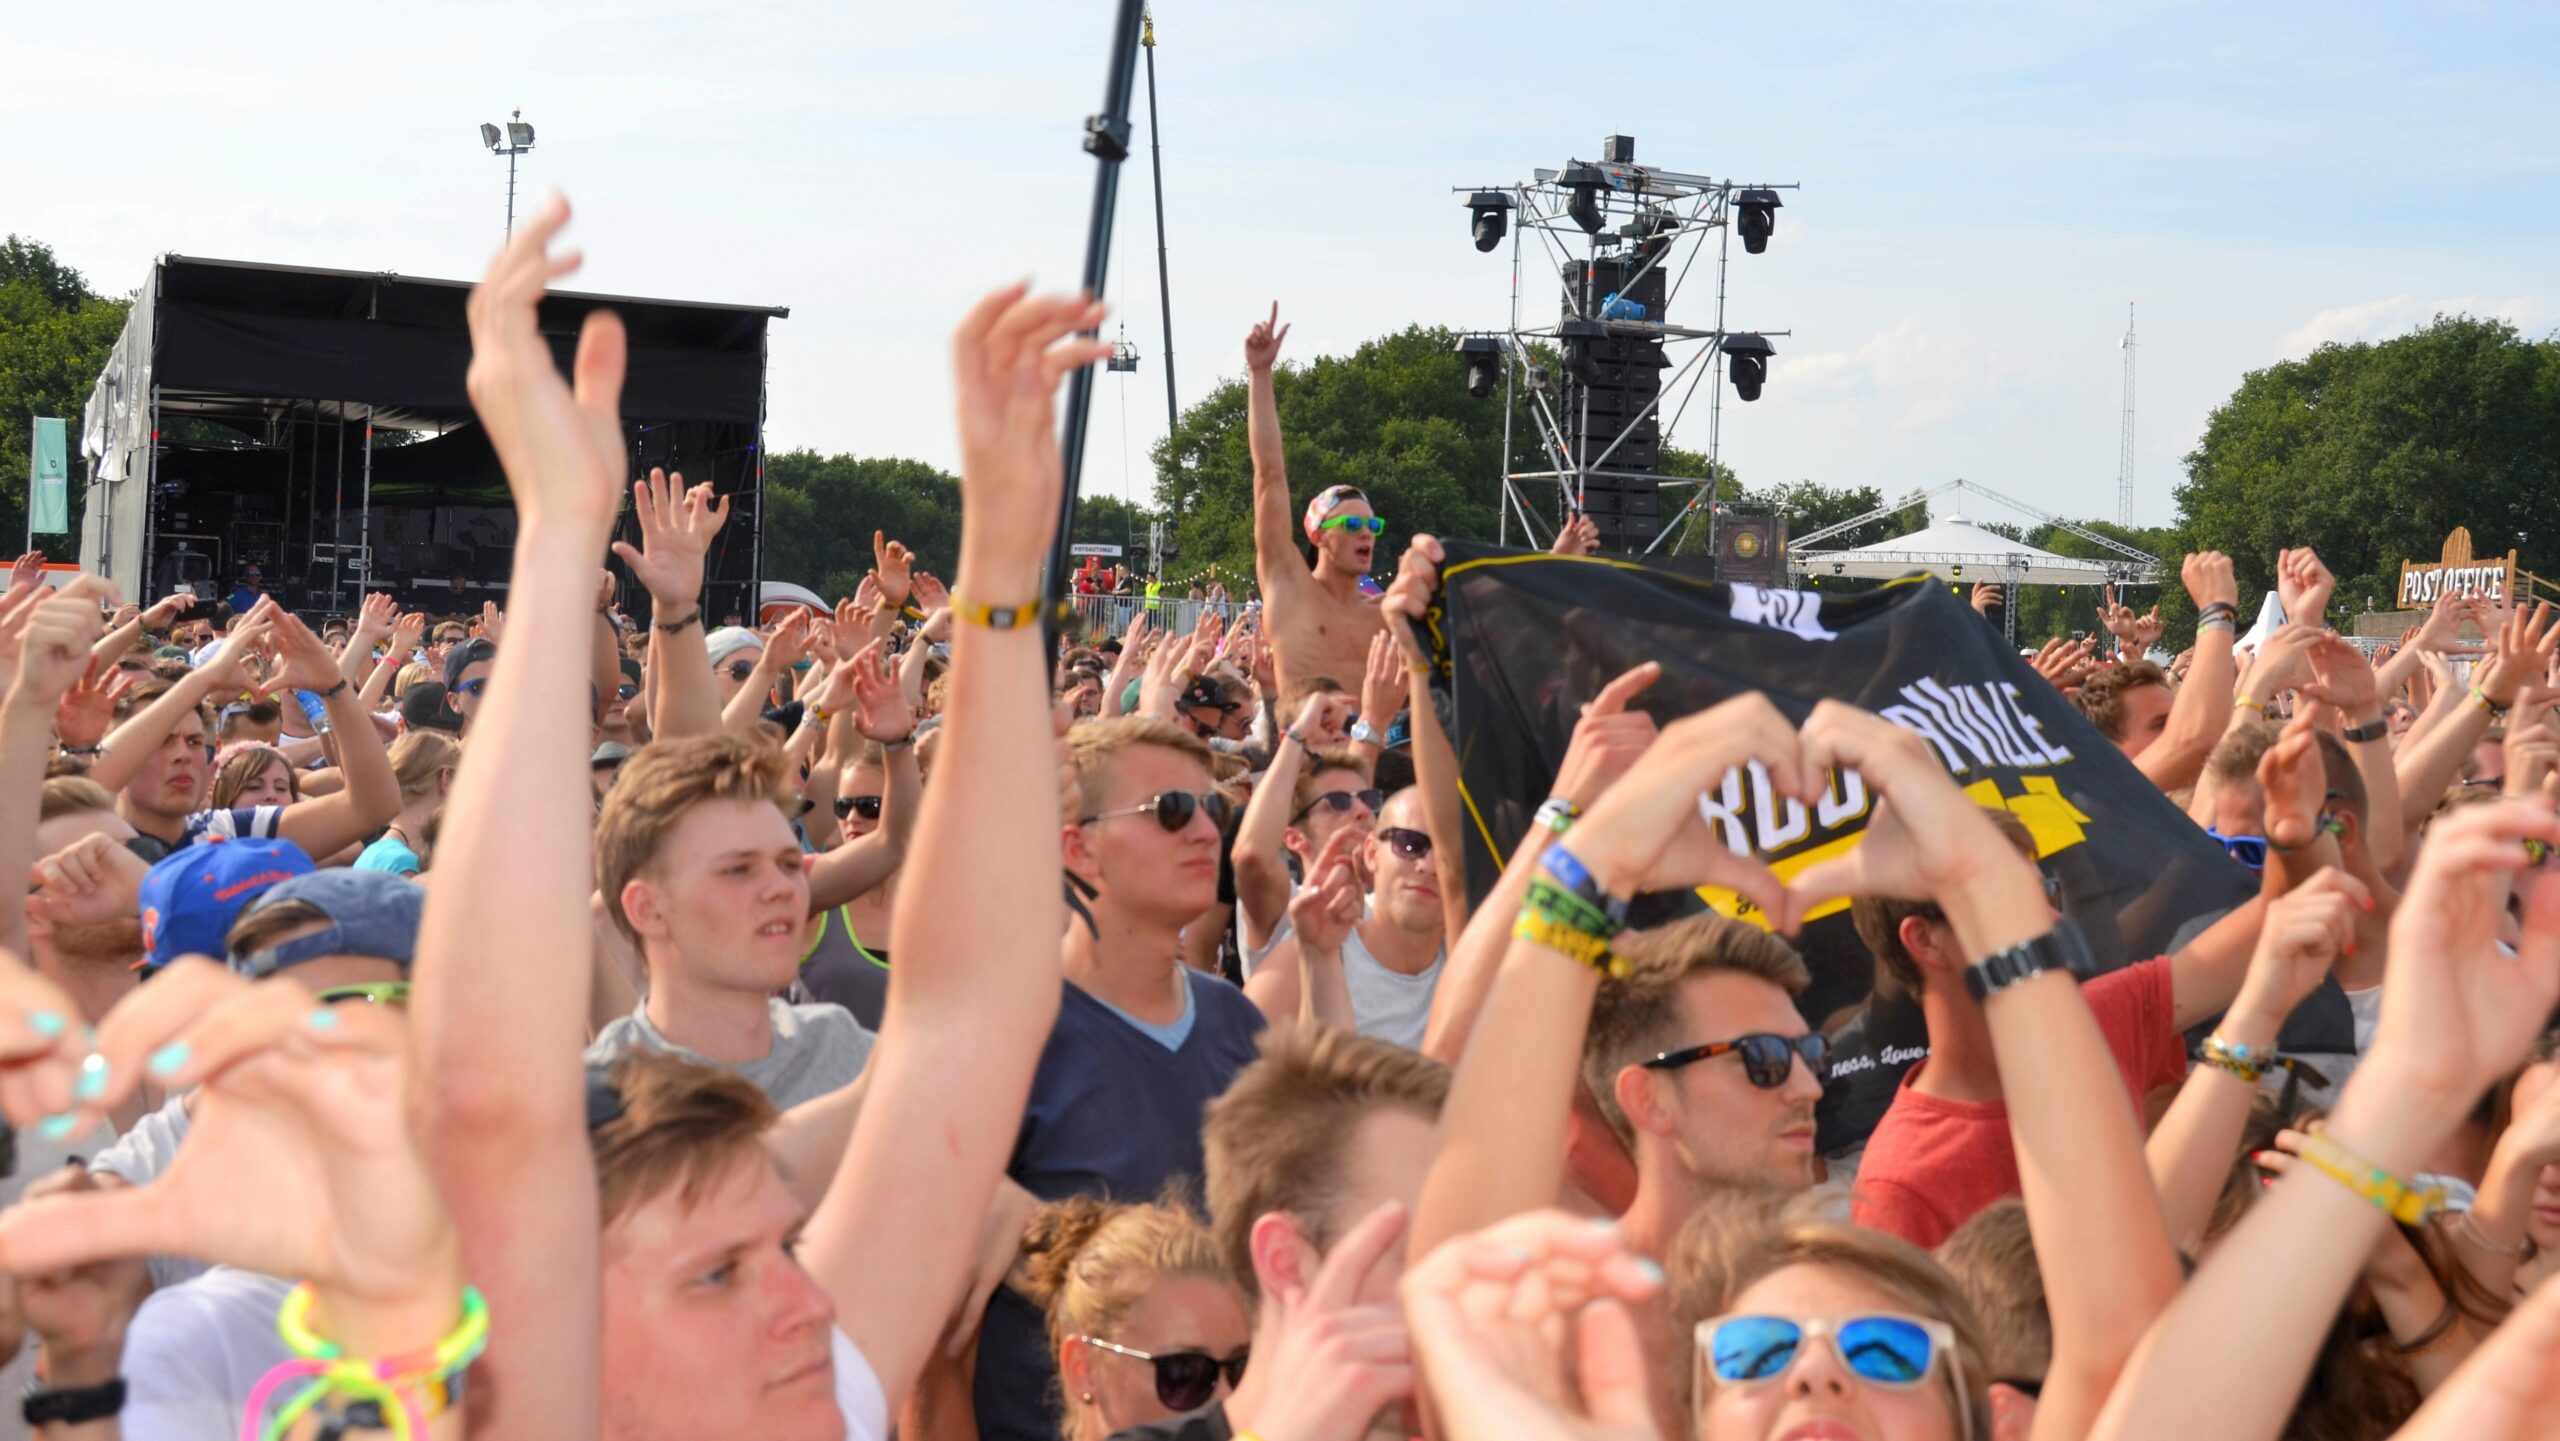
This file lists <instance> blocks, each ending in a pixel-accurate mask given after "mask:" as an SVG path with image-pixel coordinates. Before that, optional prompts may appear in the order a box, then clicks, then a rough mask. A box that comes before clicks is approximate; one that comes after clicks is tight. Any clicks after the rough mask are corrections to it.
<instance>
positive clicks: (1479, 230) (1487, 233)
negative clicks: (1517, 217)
mask: <svg viewBox="0 0 2560 1441" xmlns="http://www.w3.org/2000/svg"><path fill="white" fill-rule="evenodd" d="M1467 210H1468V211H1469V213H1471V214H1473V215H1474V216H1475V229H1476V249H1478V250H1491V249H1492V248H1493V247H1495V246H1497V245H1500V244H1501V243H1502V235H1503V232H1504V231H1505V230H1507V229H1509V228H1510V225H1511V197H1510V196H1508V195H1505V194H1503V193H1502V192H1501V191H1499V190H1479V191H1477V192H1476V193H1475V194H1473V195H1470V196H1468V197H1467Z"/></svg>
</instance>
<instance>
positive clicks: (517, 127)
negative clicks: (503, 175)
mask: <svg viewBox="0 0 2560 1441" xmlns="http://www.w3.org/2000/svg"><path fill="white" fill-rule="evenodd" d="M480 143H481V144H483V145H486V146H488V147H489V153H490V154H492V155H503V156H505V157H507V238H508V239H510V240H512V239H514V238H515V234H516V157H517V156H519V155H522V154H525V153H526V152H527V151H530V150H532V149H533V127H532V126H530V125H527V124H525V123H524V107H523V106H521V105H519V106H517V107H516V109H515V110H514V111H513V112H512V114H510V116H509V117H508V120H507V127H506V131H505V133H503V134H501V133H500V132H499V129H498V127H497V126H495V125H488V124H483V125H482V126H481V127H480Z"/></svg>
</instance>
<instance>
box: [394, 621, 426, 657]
mask: <svg viewBox="0 0 2560 1441" xmlns="http://www.w3.org/2000/svg"><path fill="white" fill-rule="evenodd" d="M426 633H427V617H426V613H425V612H424V611H415V610H413V611H409V612H407V613H406V614H404V615H402V616H401V617H400V618H399V619H398V620H396V621H393V622H392V623H391V657H390V659H391V661H392V662H394V663H396V662H400V661H405V660H407V659H408V658H409V655H410V652H412V651H415V650H416V649H417V648H418V641H419V639H420V638H421V637H423V636H425V635H426Z"/></svg>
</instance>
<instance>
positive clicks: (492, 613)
mask: <svg viewBox="0 0 2560 1441" xmlns="http://www.w3.org/2000/svg"><path fill="white" fill-rule="evenodd" d="M506 628H507V613H506V612H505V611H503V610H500V609H499V608H498V603H497V602H496V601H494V600H484V601H482V602H480V619H478V620H477V621H474V622H472V625H471V633H472V634H474V635H476V636H478V637H480V638H481V639H482V640H485V641H491V642H495V641H496V640H497V639H498V637H499V635H500V634H501V633H503V632H504V631H505V630H506Z"/></svg>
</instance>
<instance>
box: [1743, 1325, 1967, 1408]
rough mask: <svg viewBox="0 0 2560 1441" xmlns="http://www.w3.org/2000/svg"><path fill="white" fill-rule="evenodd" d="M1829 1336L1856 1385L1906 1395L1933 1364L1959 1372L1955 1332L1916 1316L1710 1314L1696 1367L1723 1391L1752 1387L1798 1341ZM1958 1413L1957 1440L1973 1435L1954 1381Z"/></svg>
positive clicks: (1800, 1344) (1772, 1372) (1774, 1374)
mask: <svg viewBox="0 0 2560 1441" xmlns="http://www.w3.org/2000/svg"><path fill="white" fill-rule="evenodd" d="M1817 1337H1821V1338H1828V1339H1829V1340H1830V1342H1831V1347H1832V1349H1833V1350H1834V1351H1836V1352H1838V1353H1839V1356H1840V1361H1841V1364H1843V1365H1845V1366H1847V1367H1848V1368H1849V1370H1850V1371H1851V1372H1852V1373H1854V1374H1855V1375H1856V1376H1857V1377H1858V1379H1859V1380H1861V1381H1865V1382H1868V1383H1870V1384H1872V1385H1877V1386H1889V1387H1892V1388H1894V1389H1896V1390H1906V1389H1908V1388H1910V1387H1913V1386H1918V1385H1921V1384H1922V1383H1924V1382H1926V1381H1927V1380H1928V1379H1929V1372H1930V1371H1931V1369H1933V1368H1934V1367H1936V1366H1937V1364H1938V1361H1939V1358H1940V1357H1945V1358H1946V1363H1947V1365H1948V1366H1949V1367H1951V1368H1953V1370H1954V1371H1955V1372H1958V1373H1961V1372H1962V1370H1963V1362H1962V1361H1961V1360H1960V1359H1959V1358H1958V1357H1957V1355H1956V1347H1955V1332H1954V1331H1953V1330H1952V1329H1950V1328H1949V1327H1948V1325H1947V1324H1946V1323H1945V1322H1943V1321H1924V1320H1921V1319H1919V1318H1918V1317H1915V1316H1895V1315H1891V1314H1878V1315H1867V1316H1809V1317H1805V1318H1803V1319H1801V1320H1799V1319H1797V1318H1795V1317H1792V1316H1717V1317H1714V1318H1711V1319H1709V1320H1705V1321H1701V1322H1699V1323H1698V1330H1697V1335H1696V1344H1697V1350H1698V1361H1699V1364H1700V1366H1701V1367H1703V1368H1704V1369H1705V1370H1706V1371H1707V1372H1709V1373H1710V1374H1712V1375H1713V1376H1714V1377H1715V1378H1716V1380H1717V1382H1718V1383H1720V1384H1722V1385H1726V1386H1753V1385H1758V1384H1761V1383H1763V1382H1768V1381H1775V1380H1777V1379H1779V1378H1780V1377H1782V1376H1784V1375H1786V1374H1787V1370H1788V1368H1789V1367H1791V1366H1793V1365H1794V1364H1795V1362H1796V1358H1797V1357H1798V1356H1800V1355H1802V1354H1803V1353H1804V1348H1805V1343H1806V1342H1807V1341H1809V1340H1812V1339H1814V1338H1817ZM1954 1380H1955V1386H1954V1390H1955V1394H1956V1407H1957V1410H1958V1412H1959V1415H1958V1418H1957V1421H1958V1424H1957V1426H1956V1434H1957V1435H1959V1436H1969V1435H1971V1434H1973V1417H1972V1414H1971V1412H1972V1406H1971V1403H1970V1401H1969V1400H1968V1399H1967V1397H1966V1395H1965V1387H1964V1378H1963V1377H1962V1375H1961V1374H1958V1375H1956V1376H1955V1377H1954Z"/></svg>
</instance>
